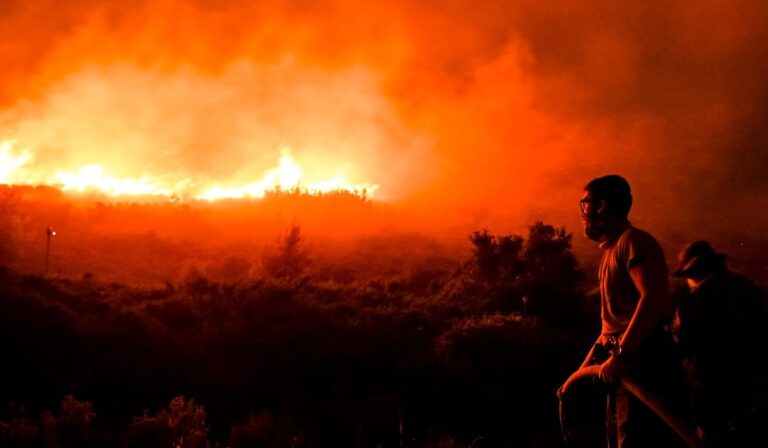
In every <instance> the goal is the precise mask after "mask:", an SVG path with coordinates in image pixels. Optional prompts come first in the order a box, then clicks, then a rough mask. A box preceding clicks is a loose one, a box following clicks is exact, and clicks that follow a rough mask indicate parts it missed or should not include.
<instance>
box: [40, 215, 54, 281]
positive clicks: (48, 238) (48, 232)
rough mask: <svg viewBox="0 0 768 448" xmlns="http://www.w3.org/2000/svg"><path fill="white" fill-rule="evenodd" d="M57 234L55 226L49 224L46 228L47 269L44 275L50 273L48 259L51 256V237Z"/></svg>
mask: <svg viewBox="0 0 768 448" xmlns="http://www.w3.org/2000/svg"><path fill="white" fill-rule="evenodd" d="M54 236H56V231H55V230H53V227H51V226H48V227H47V228H46V229H45V271H43V275H48V260H49V259H50V258H51V237H54Z"/></svg>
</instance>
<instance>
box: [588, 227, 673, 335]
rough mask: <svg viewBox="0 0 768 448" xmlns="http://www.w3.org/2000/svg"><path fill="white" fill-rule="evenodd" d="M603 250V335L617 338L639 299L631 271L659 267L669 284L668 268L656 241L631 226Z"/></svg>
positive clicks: (607, 243) (601, 281)
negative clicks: (646, 265) (639, 266)
mask: <svg viewBox="0 0 768 448" xmlns="http://www.w3.org/2000/svg"><path fill="white" fill-rule="evenodd" d="M600 247H601V248H602V249H603V258H602V259H601V260H600V270H599V272H598V275H599V279H600V303H601V318H602V321H603V328H602V334H607V335H617V334H620V333H623V332H624V331H625V330H626V329H627V326H628V325H629V321H630V320H631V319H632V316H633V315H634V314H635V309H636V308H637V303H638V301H639V299H640V293H639V292H638V291H637V288H636V287H635V283H634V282H633V281H632V277H630V275H629V270H630V268H632V267H633V266H635V265H636V264H638V263H640V262H643V263H659V264H660V266H663V272H665V280H666V269H667V264H666V259H665V258H664V251H663V250H662V248H661V246H660V245H659V243H658V241H656V238H654V237H653V236H651V234H649V233H648V232H645V231H643V230H640V229H637V228H635V227H632V226H631V225H630V226H628V227H627V228H626V229H625V230H624V231H623V232H621V233H619V234H617V235H616V236H614V237H613V238H611V239H610V240H608V241H606V242H604V243H602V244H601V245H600Z"/></svg>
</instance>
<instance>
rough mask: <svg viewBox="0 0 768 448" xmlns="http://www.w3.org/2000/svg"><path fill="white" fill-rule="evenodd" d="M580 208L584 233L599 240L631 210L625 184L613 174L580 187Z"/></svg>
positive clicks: (624, 180)
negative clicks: (582, 189) (582, 192)
mask: <svg viewBox="0 0 768 448" xmlns="http://www.w3.org/2000/svg"><path fill="white" fill-rule="evenodd" d="M580 205H581V217H582V220H583V222H584V234H585V235H586V236H587V238H589V239H591V240H593V241H600V239H601V238H603V237H605V236H607V235H608V234H609V233H610V232H612V231H613V230H614V227H616V226H617V225H618V224H620V223H624V222H626V221H627V216H629V210H630V209H631V208H632V190H631V188H630V187H629V182H627V180H626V179H624V178H623V177H621V176H618V175H615V174H611V175H608V176H603V177H598V178H597V179H593V180H591V181H590V182H589V183H588V184H587V185H586V186H585V187H584V196H582V198H581V201H580Z"/></svg>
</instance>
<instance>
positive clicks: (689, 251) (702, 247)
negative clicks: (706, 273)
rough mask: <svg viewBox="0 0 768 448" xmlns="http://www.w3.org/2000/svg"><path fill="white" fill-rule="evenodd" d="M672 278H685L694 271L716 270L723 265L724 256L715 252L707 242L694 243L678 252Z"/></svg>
mask: <svg viewBox="0 0 768 448" xmlns="http://www.w3.org/2000/svg"><path fill="white" fill-rule="evenodd" d="M677 259H678V263H677V269H675V270H674V271H673V272H672V277H687V276H688V275H689V274H690V273H691V272H693V271H695V270H702V269H704V270H709V269H716V268H720V267H722V266H723V264H724V263H725V255H724V254H721V253H718V252H715V251H714V249H712V246H711V245H710V244H709V241H694V242H693V243H690V244H688V245H687V246H685V247H684V248H683V250H681V251H680V254H679V255H678V257H677Z"/></svg>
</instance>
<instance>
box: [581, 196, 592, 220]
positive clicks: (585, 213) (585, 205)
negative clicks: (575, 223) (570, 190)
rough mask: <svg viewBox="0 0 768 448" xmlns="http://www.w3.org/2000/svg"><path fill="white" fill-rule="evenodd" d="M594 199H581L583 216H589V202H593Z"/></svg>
mask: <svg viewBox="0 0 768 448" xmlns="http://www.w3.org/2000/svg"><path fill="white" fill-rule="evenodd" d="M594 202H595V200H594V199H582V200H580V201H579V207H580V208H581V216H587V204H593V203H594Z"/></svg>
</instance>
